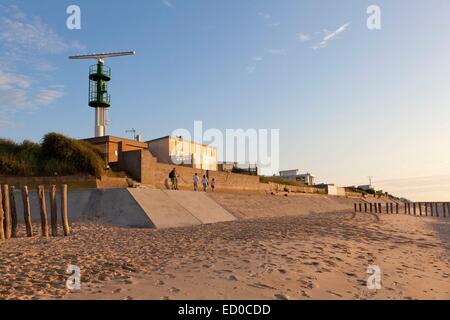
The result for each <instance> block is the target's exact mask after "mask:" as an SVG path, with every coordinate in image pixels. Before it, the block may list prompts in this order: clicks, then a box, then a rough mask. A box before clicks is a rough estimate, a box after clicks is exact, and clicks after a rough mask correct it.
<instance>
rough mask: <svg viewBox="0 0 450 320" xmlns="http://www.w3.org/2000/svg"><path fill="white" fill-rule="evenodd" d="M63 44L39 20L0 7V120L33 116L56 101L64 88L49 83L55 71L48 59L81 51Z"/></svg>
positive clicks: (62, 39) (41, 20) (64, 42)
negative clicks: (17, 116)
mask: <svg viewBox="0 0 450 320" xmlns="http://www.w3.org/2000/svg"><path fill="white" fill-rule="evenodd" d="M83 48H84V47H83V46H82V45H80V44H79V43H77V42H69V41H66V40H65V39H64V38H63V37H62V36H60V35H59V34H58V33H57V32H56V31H55V30H54V29H53V28H51V27H50V26H49V25H48V24H46V23H45V21H44V20H43V19H42V18H41V17H38V16H32V15H29V14H27V13H25V12H23V11H22V10H20V8H19V7H17V6H15V5H10V6H6V5H0V118H1V119H0V120H1V122H2V125H4V124H6V123H8V122H9V115H12V114H14V113H17V112H26V113H29V112H34V111H36V110H39V108H40V107H42V106H46V105H50V104H52V103H55V102H56V101H58V100H59V99H60V98H61V97H62V96H63V95H64V87H63V86H61V85H54V84H51V83H49V82H50V81H51V80H52V77H51V75H50V72H52V71H54V70H56V67H55V66H54V65H53V64H52V63H50V62H48V61H47V59H48V56H51V55H57V54H62V53H65V52H67V51H69V50H82V49H83Z"/></svg>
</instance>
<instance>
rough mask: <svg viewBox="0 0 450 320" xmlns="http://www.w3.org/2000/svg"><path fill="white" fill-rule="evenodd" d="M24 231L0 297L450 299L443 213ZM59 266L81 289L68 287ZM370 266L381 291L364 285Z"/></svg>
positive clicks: (6, 259)
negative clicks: (45, 233)
mask: <svg viewBox="0 0 450 320" xmlns="http://www.w3.org/2000/svg"><path fill="white" fill-rule="evenodd" d="M221 197H222V198H227V199H228V200H227V201H228V205H229V206H230V205H231V204H232V203H231V198H230V197H229V196H228V197H227V196H226V195H216V198H217V199H218V198H221ZM241 198H242V197H236V198H235V199H236V200H235V201H236V202H239V201H243V200H242V199H241ZM244 199H245V197H244ZM219 200H220V199H219ZM219 200H218V201H219ZM222 200H223V199H222ZM270 201H272V202H277V201H286V200H285V199H284V198H282V197H279V198H278V197H272V198H270ZM234 205H235V206H238V203H234ZM291 205H292V206H295V203H293V204H291ZM283 206H284V209H287V207H289V205H288V204H287V203H285V204H284V205H283ZM290 209H291V210H293V208H290ZM259 210H260V211H261V210H263V209H261V208H259ZM267 210H269V211H270V210H271V209H270V208H268V209H267ZM242 212H245V210H243V211H242ZM261 213H262V214H263V216H264V212H263V211H261ZM266 215H271V214H270V213H267V212H266ZM38 227H39V226H38V225H34V229H35V230H34V231H35V232H36V233H37V232H38V230H39V229H38ZM22 229H23V228H21V233H20V238H17V239H13V240H10V241H8V242H3V243H2V244H1V246H0V256H1V257H2V259H1V263H0V274H1V275H2V276H1V278H0V298H1V299H120V300H123V299H450V278H449V276H450V271H449V270H450V263H449V254H450V242H449V239H450V220H448V219H444V218H423V217H422V218H419V217H411V216H405V215H380V216H377V215H375V214H365V213H357V214H354V213H352V212H350V211H347V212H338V213H303V214H299V215H290V216H277V217H263V218H256V219H255V218H248V217H247V218H245V219H241V220H238V221H233V222H226V223H218V224H210V225H201V226H195V227H188V228H175V229H165V230H154V229H133V228H122V227H115V226H109V225H104V224H100V223H98V222H97V223H96V222H93V221H92V222H88V221H84V222H73V223H72V236H71V237H69V238H63V237H59V238H49V239H42V238H41V237H37V236H35V237H33V238H30V239H27V238H25V237H24V236H25V235H24V231H23V230H22ZM69 264H72V265H77V266H79V267H80V270H81V290H79V291H71V290H68V289H67V288H66V279H67V278H68V277H69V275H68V274H66V268H67V266H68V265H69ZM369 265H378V266H379V267H380V269H381V282H382V288H381V289H380V290H369V289H368V288H367V286H366V280H367V278H368V276H369V275H368V274H366V270H367V267H368V266H369Z"/></svg>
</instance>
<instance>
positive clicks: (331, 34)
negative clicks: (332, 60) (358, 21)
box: [313, 22, 350, 49]
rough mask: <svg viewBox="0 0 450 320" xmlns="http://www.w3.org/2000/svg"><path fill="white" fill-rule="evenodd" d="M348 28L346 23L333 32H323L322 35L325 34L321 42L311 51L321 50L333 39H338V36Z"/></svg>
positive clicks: (348, 24)
mask: <svg viewBox="0 0 450 320" xmlns="http://www.w3.org/2000/svg"><path fill="white" fill-rule="evenodd" d="M349 26H350V22H347V23H345V24H343V25H342V26H340V27H339V28H337V29H336V30H335V31H329V30H324V31H323V33H324V34H325V36H324V37H323V38H322V40H321V41H320V42H319V43H318V44H317V45H315V46H314V47H313V49H322V48H325V47H326V46H327V45H328V42H330V41H331V40H333V39H339V35H340V34H342V33H344V32H345V31H346V30H347V29H348V27H349Z"/></svg>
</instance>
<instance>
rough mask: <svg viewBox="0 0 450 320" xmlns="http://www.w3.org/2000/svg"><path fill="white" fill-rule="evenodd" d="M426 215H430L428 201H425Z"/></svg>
mask: <svg viewBox="0 0 450 320" xmlns="http://www.w3.org/2000/svg"><path fill="white" fill-rule="evenodd" d="M425 216H426V217H428V202H425Z"/></svg>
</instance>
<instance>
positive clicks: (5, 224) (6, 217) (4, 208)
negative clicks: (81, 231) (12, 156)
mask: <svg viewBox="0 0 450 320" xmlns="http://www.w3.org/2000/svg"><path fill="white" fill-rule="evenodd" d="M14 191H15V188H14V187H11V188H9V186H8V185H6V184H5V185H2V186H1V188H0V240H3V239H10V238H16V237H17V229H18V224H19V222H18V218H17V207H16V199H15V195H14ZM37 195H38V199H39V212H40V216H41V233H42V236H43V237H49V227H48V217H47V206H46V201H45V189H44V186H38V187H37ZM49 198H50V223H51V234H52V236H53V237H56V236H58V212H57V204H56V186H55V185H52V186H51V187H50V191H49ZM22 203H23V220H24V223H25V228H26V233H27V237H32V236H33V229H32V225H31V208H30V197H29V194H28V187H27V186H24V187H22ZM61 220H62V226H63V230H64V235H65V236H69V235H70V227H69V219H68V213H67V185H66V184H63V185H62V186H61Z"/></svg>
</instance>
